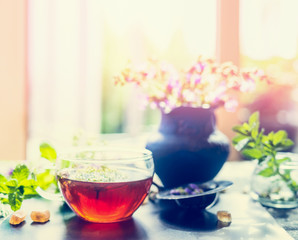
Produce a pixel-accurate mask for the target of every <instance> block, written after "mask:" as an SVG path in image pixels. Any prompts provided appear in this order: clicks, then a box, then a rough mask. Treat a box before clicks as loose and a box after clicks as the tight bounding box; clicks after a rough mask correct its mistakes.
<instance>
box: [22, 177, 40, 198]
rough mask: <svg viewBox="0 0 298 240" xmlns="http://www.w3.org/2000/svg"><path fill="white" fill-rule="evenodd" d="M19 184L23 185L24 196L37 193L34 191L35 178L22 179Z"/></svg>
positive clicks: (35, 185)
mask: <svg viewBox="0 0 298 240" xmlns="http://www.w3.org/2000/svg"><path fill="white" fill-rule="evenodd" d="M20 185H21V186H23V187H24V196H27V195H37V192H36V191H35V189H36V187H37V182H36V181H35V180H33V179H27V180H23V181H22V182H21V183H20Z"/></svg>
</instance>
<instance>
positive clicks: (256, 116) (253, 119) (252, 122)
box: [248, 112, 260, 127]
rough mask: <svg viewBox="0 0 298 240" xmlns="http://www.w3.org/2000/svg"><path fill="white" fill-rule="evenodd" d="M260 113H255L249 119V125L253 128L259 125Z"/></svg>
mask: <svg viewBox="0 0 298 240" xmlns="http://www.w3.org/2000/svg"><path fill="white" fill-rule="evenodd" d="M259 116H260V114H259V112H254V113H253V114H252V115H251V116H250V117H249V119H248V124H249V125H250V126H251V127H252V126H254V125H255V124H258V123H259Z"/></svg>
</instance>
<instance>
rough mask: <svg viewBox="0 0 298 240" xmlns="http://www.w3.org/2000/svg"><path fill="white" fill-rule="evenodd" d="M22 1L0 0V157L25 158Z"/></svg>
mask: <svg viewBox="0 0 298 240" xmlns="http://www.w3.org/2000/svg"><path fill="white" fill-rule="evenodd" d="M26 5H27V1H25V0H24V1H18V0H10V1H7V0H0V31H1V32H0V53H1V54H0V160H23V159H24V158H25V148H26V129H27V127H26V114H27V113H26V112H27V111H26V106H27V103H26V101H27V100H26V88H27V87H26V84H25V82H26V81H25V76H26V66H25V55H26V48H25V46H26V31H25V30H26Z"/></svg>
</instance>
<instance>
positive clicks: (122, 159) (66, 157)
mask: <svg viewBox="0 0 298 240" xmlns="http://www.w3.org/2000/svg"><path fill="white" fill-rule="evenodd" d="M85 152H89V153H92V152H94V153H104V154H111V155H110V156H109V157H106V158H104V157H95V158H86V157H82V156H79V155H78V154H80V153H85ZM115 153H119V154H120V153H124V154H126V155H128V156H121V155H120V156H119V155H115ZM57 159H58V160H60V161H71V162H82V161H84V162H105V163H127V162H137V161H144V160H149V159H152V152H151V151H150V150H148V149H146V148H138V149H132V148H119V147H117V148H112V147H104V148H78V149H76V148H73V149H70V150H66V151H63V152H61V153H60V154H58V156H57Z"/></svg>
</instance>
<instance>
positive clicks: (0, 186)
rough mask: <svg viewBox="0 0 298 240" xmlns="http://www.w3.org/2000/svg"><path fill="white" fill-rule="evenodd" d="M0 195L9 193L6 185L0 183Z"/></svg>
mask: <svg viewBox="0 0 298 240" xmlns="http://www.w3.org/2000/svg"><path fill="white" fill-rule="evenodd" d="M0 193H4V194H8V193H9V189H8V187H6V185H5V184H4V183H0Z"/></svg>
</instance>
